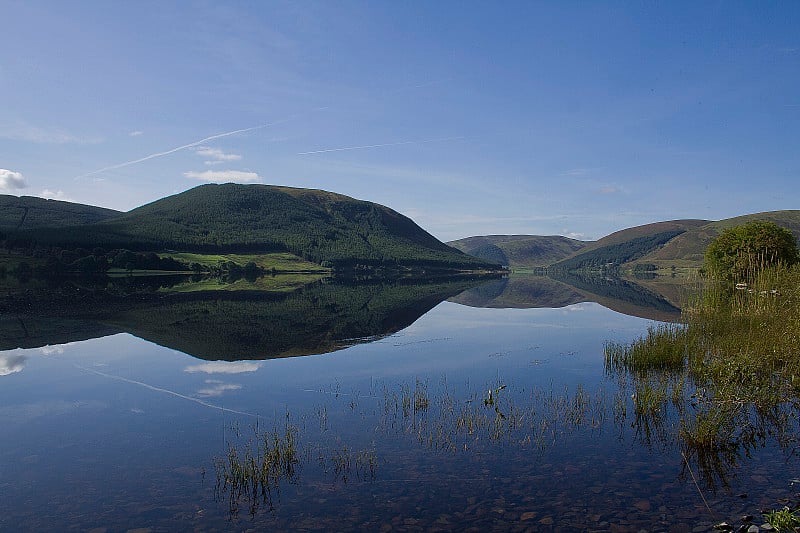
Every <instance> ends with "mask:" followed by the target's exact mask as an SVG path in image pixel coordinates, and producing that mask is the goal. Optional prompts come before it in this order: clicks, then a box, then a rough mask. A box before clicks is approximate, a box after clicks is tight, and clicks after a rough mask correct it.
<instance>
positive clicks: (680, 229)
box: [552, 220, 708, 270]
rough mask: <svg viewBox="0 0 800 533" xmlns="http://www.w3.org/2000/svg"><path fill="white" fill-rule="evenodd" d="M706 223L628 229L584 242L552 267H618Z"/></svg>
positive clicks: (686, 222)
mask: <svg viewBox="0 0 800 533" xmlns="http://www.w3.org/2000/svg"><path fill="white" fill-rule="evenodd" d="M707 223H708V221H707V220H671V221H667V222H655V223H653V224H645V225H642V226H636V227H633V228H627V229H624V230H620V231H617V232H614V233H612V234H610V235H607V236H605V237H603V238H602V239H599V240H597V241H594V242H592V243H590V244H587V245H586V246H585V247H584V248H582V249H581V250H578V251H577V252H576V253H575V254H573V255H572V256H571V257H568V258H567V259H564V260H562V261H559V262H557V263H555V264H554V265H552V266H554V267H557V268H559V269H563V270H581V269H587V268H588V269H596V268H608V267H619V266H621V265H623V264H625V263H629V262H631V261H634V260H636V259H639V258H641V257H643V256H645V255H647V254H648V253H650V252H652V251H653V250H656V249H658V248H659V247H660V246H663V245H664V244H666V243H667V242H669V241H671V240H672V239H674V238H675V237H677V236H678V235H681V234H683V233H686V232H687V231H690V230H691V229H694V228H697V227H700V226H703V225H705V224H707Z"/></svg>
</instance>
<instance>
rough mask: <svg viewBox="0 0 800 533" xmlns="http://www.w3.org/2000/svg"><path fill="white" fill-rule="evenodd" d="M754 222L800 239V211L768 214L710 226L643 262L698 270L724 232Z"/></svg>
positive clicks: (682, 238)
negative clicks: (768, 224) (769, 224)
mask: <svg viewBox="0 0 800 533" xmlns="http://www.w3.org/2000/svg"><path fill="white" fill-rule="evenodd" d="M751 220H768V221H770V222H774V223H775V224H777V225H779V226H781V227H784V228H787V229H789V230H791V231H792V233H794V235H795V237H798V238H800V210H787V211H768V212H764V213H754V214H751V215H742V216H738V217H734V218H726V219H724V220H719V221H716V222H708V223H706V224H703V225H701V226H698V227H696V228H692V229H691V230H690V231H687V232H686V233H684V234H682V235H679V236H677V237H675V238H674V239H672V240H671V241H670V242H668V243H666V244H665V245H664V246H663V247H662V248H660V249H658V250H653V251H652V252H650V253H649V254H647V255H645V256H644V257H642V258H641V259H640V262H648V263H652V264H655V265H658V266H666V265H671V264H681V265H687V264H688V265H693V266H697V267H699V266H700V265H701V264H702V262H703V255H704V254H705V250H706V247H707V246H708V244H709V243H710V242H711V241H712V240H713V239H714V237H716V236H717V235H719V234H720V233H721V232H722V230H724V229H725V228H730V227H733V226H739V225H741V224H746V223H747V222H750V221H751Z"/></svg>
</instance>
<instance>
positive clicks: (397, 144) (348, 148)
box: [297, 137, 464, 155]
mask: <svg viewBox="0 0 800 533" xmlns="http://www.w3.org/2000/svg"><path fill="white" fill-rule="evenodd" d="M463 138H464V137H442V138H441V139H423V140H419V141H400V142H394V143H383V144H365V145H363V146H345V147H343V148H327V149H325V150H312V151H310V152H298V153H297V155H313V154H327V153H329V152H345V151H348V150H364V149H367V148H384V147H387V146H403V145H406V144H427V143H438V142H444V141H455V140H458V139H463Z"/></svg>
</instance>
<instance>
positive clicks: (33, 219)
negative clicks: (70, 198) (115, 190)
mask: <svg viewBox="0 0 800 533" xmlns="http://www.w3.org/2000/svg"><path fill="white" fill-rule="evenodd" d="M121 214H122V213H120V212H119V211H114V210H113V209H105V208H102V207H95V206H92V205H83V204H75V203H72V202H62V201H60V200H46V199H44V198H37V197H35V196H10V195H7V194H0V231H15V230H23V229H34V228H43V227H63V226H80V225H83V224H92V223H95V222H102V221H104V220H109V219H111V218H114V217H117V216H119V215H121Z"/></svg>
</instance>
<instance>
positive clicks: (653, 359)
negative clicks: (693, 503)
mask: <svg viewBox="0 0 800 533" xmlns="http://www.w3.org/2000/svg"><path fill="white" fill-rule="evenodd" d="M684 309H685V310H684V314H683V323H682V324H680V325H673V324H670V325H661V326H655V327H651V328H649V329H648V333H647V335H645V336H644V337H642V338H640V339H637V340H635V341H633V342H632V343H630V344H627V345H623V344H617V343H607V344H606V347H605V367H606V372H607V373H608V374H609V375H615V376H617V378H618V381H619V383H620V391H624V390H628V391H630V392H632V394H631V399H632V403H633V410H634V413H635V421H634V426H635V427H636V431H637V435H638V436H639V437H640V438H641V439H642V441H643V442H646V443H647V444H648V445H650V444H652V443H653V442H655V441H659V442H661V443H663V444H670V443H677V444H679V445H680V447H681V449H682V450H683V451H684V452H685V453H684V456H685V457H688V459H687V465H686V466H687V467H688V468H690V469H691V465H690V464H689V461H690V460H691V461H692V462H693V463H694V464H695V465H696V466H697V467H698V471H699V472H700V473H701V474H702V477H703V479H704V480H705V482H706V484H707V486H709V487H711V488H714V487H715V486H717V485H718V483H719V482H721V483H722V485H725V484H726V483H727V481H726V479H727V476H728V474H729V472H730V471H731V467H732V466H734V465H735V464H736V463H737V461H738V459H739V458H740V457H741V455H742V454H747V453H748V452H749V450H750V449H751V448H752V447H753V446H755V445H757V444H763V441H764V438H765V436H766V435H771V436H773V437H775V439H776V441H777V443H778V444H779V445H780V446H786V445H788V444H789V443H791V442H792V441H793V436H792V433H793V431H796V430H790V429H789V428H788V426H787V421H788V420H790V419H791V418H792V416H795V415H797V414H798V413H797V410H798V405H800V402H798V400H800V395H799V394H798V392H800V378H798V377H797V376H800V320H798V317H800V268H798V267H795V268H794V269H791V270H789V269H785V268H774V269H767V270H764V271H761V272H760V273H758V275H755V273H754V275H753V276H752V277H751V279H749V282H748V283H747V284H746V285H745V284H741V285H740V286H737V287H733V286H732V285H731V286H730V287H729V286H727V285H725V284H723V283H721V282H718V283H710V284H709V285H708V286H706V287H705V288H704V289H703V290H702V292H700V293H699V294H698V295H696V296H695V297H694V298H693V299H692V300H691V301H689V302H688V304H687V305H686V306H685V308H684ZM626 404H627V400H625V396H624V395H622V394H620V395H618V401H617V402H616V404H615V419H617V420H618V421H619V420H620V419H625V418H626V417H627V413H626ZM669 412H671V413H672V414H667V413H669ZM672 416H674V417H675V418H674V419H675V420H676V421H677V423H676V424H674V425H668V424H667V423H666V421H667V420H672V419H673V418H672Z"/></svg>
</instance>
